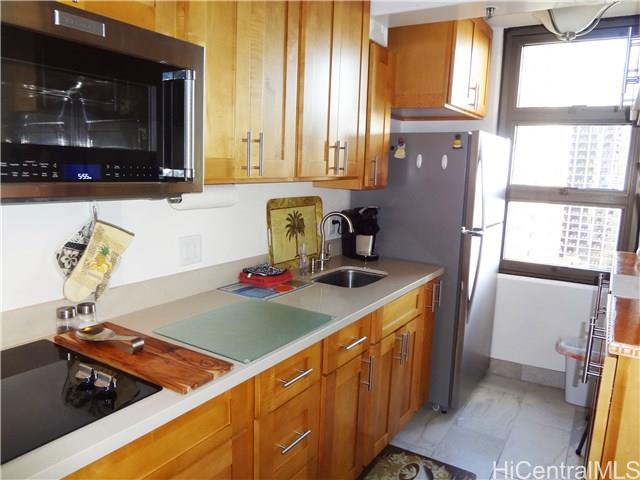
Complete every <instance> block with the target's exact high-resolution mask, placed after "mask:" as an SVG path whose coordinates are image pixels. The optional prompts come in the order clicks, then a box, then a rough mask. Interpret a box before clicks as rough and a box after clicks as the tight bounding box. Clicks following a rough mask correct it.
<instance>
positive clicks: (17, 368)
mask: <svg viewBox="0 0 640 480" xmlns="http://www.w3.org/2000/svg"><path fill="white" fill-rule="evenodd" d="M1 367H2V368H1V369H2V379H1V381H0V401H1V404H0V407H1V412H2V418H1V422H0V423H1V426H0V429H1V430H2V443H1V444H0V445H1V447H0V452H1V457H2V460H1V463H5V462H8V461H9V460H12V459H14V458H16V457H18V456H20V455H23V454H25V453H27V452H29V451H31V450H33V449H35V448H38V447H40V446H42V445H44V444H45V443H48V442H50V441H52V440H55V439H56V438H59V437H61V436H63V435H66V434H67V433H70V432H72V431H74V430H77V429H78V428H81V427H84V426H85V425H88V424H90V423H92V422H94V421H96V420H98V419H100V418H103V417H106V416H107V415H109V414H111V413H113V412H116V411H118V410H121V409H123V408H125V407H127V406H128V405H131V404H132V403H135V402H137V401H138V400H142V399H143V398H145V397H148V396H149V395H152V394H154V393H156V392H158V391H159V390H161V387H159V386H157V385H153V384H151V383H148V382H146V381H144V380H140V379H138V378H136V377H133V376H131V375H129V374H126V373H124V372H121V371H119V370H115V369H113V368H111V367H108V366H107V365H104V364H101V363H99V362H96V361H94V360H90V359H88V358H86V357H83V356H81V355H79V354H77V353H75V352H72V351H71V350H68V349H66V348H63V347H60V346H58V345H56V344H55V343H53V342H50V341H47V340H39V341H37V342H33V343H29V344H26V345H21V346H19V347H15V348H11V349H9V350H4V351H2V352H1Z"/></svg>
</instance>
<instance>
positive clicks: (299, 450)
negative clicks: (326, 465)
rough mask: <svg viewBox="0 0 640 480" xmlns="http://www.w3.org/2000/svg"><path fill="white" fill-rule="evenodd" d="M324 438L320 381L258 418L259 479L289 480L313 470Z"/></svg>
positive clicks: (256, 438) (257, 452)
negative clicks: (321, 428) (321, 439)
mask: <svg viewBox="0 0 640 480" xmlns="http://www.w3.org/2000/svg"><path fill="white" fill-rule="evenodd" d="M319 437H320V382H316V383H314V384H313V385H312V386H311V387H309V388H308V389H306V390H305V391H304V392H302V393H300V394H298V395H296V396H295V397H293V398H292V399H291V400H289V401H288V402H286V403H285V404H284V405H282V406H280V407H279V408H277V409H276V410H274V411H273V412H270V413H267V414H265V415H263V416H262V417H260V418H258V419H256V420H255V478H259V479H268V478H273V479H278V480H286V479H290V478H303V477H300V471H301V470H305V469H306V471H308V472H313V471H314V470H315V469H314V468H310V467H312V465H310V464H311V463H315V462H317V459H318V445H319Z"/></svg>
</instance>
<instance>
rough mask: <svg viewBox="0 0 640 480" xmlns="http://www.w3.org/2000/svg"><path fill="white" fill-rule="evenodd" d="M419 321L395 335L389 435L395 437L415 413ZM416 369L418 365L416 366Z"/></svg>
mask: <svg viewBox="0 0 640 480" xmlns="http://www.w3.org/2000/svg"><path fill="white" fill-rule="evenodd" d="M417 323H418V322H417V320H412V321H410V322H409V323H407V324H406V325H405V326H404V327H402V328H400V329H398V331H397V332H396V333H395V335H394V336H395V340H396V342H395V345H394V353H393V363H392V367H391V392H390V395H389V434H390V436H391V437H393V436H394V435H395V434H396V433H398V432H399V431H400V430H402V428H403V427H404V426H405V425H406V424H407V423H408V422H409V420H411V417H412V416H413V414H414V413H415V410H414V404H413V402H412V401H411V399H412V390H413V389H414V388H415V386H414V383H413V372H414V363H415V362H414V354H415V352H416V328H417ZM415 366H416V369H417V367H418V365H415Z"/></svg>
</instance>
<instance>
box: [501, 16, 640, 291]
mask: <svg viewBox="0 0 640 480" xmlns="http://www.w3.org/2000/svg"><path fill="white" fill-rule="evenodd" d="M504 62H505V63H504V68H503V79H502V93H501V104H500V122H499V123H500V126H499V131H500V133H501V134H502V135H504V136H507V137H510V138H511V139H512V142H513V145H512V146H513V148H512V156H511V172H510V180H509V186H508V192H507V209H506V213H505V216H506V228H505V237H504V246H503V252H502V262H501V271H503V272H506V273H514V274H523V275H532V276H537V277H544V278H554V279H562V280H570V281H579V282H589V283H590V282H592V281H593V279H594V278H595V277H596V275H597V273H598V272H601V271H608V270H610V269H611V266H612V261H613V258H614V254H615V252H616V250H632V249H635V248H636V245H635V242H636V241H637V239H638V232H637V228H638V221H637V215H638V211H637V210H638V206H637V205H636V201H635V198H636V196H635V193H636V185H637V183H638V161H639V159H638V156H639V151H640V146H639V143H640V140H639V137H640V135H639V134H638V127H637V125H634V124H633V122H631V120H630V117H629V106H630V105H631V104H632V102H633V101H634V99H635V98H636V97H637V95H638V94H639V90H640V70H639V66H640V36H639V26H638V17H621V18H616V19H606V20H603V21H602V22H601V24H600V26H599V27H598V28H597V29H596V30H594V31H593V32H592V33H591V34H590V35H589V36H587V37H583V38H581V39H580V40H577V41H573V42H561V41H558V40H557V39H555V37H553V35H551V34H549V33H548V32H546V31H545V30H544V29H543V28H541V27H540V28H538V27H525V28H514V29H510V30H507V32H506V34H505V55H504Z"/></svg>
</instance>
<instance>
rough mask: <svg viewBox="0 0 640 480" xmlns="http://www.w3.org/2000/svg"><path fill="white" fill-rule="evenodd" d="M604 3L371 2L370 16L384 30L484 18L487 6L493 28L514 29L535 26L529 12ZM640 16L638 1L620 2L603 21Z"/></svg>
mask: <svg viewBox="0 0 640 480" xmlns="http://www.w3.org/2000/svg"><path fill="white" fill-rule="evenodd" d="M605 3H608V2H606V0H559V1H558V0H556V1H546V0H531V1H529V0H471V1H469V0H448V1H438V0H422V1H414V2H407V1H402V0H372V2H371V15H372V16H373V17H375V20H377V21H378V22H380V23H381V24H383V25H385V26H388V27H399V26H402V25H416V24H420V23H431V22H441V21H445V20H454V19H460V18H474V17H484V16H485V11H486V10H485V9H486V7H488V6H494V7H496V11H495V14H494V15H495V16H494V17H493V18H492V19H491V20H490V21H489V23H490V24H491V25H492V26H494V27H516V26H521V25H534V24H539V23H540V21H539V20H538V19H537V18H536V17H535V16H534V15H533V14H532V12H535V11H540V10H546V9H548V8H561V7H574V6H579V5H604V4H605ZM622 15H640V0H623V1H621V2H620V3H619V4H617V5H614V6H613V7H611V8H610V9H609V10H608V11H607V12H606V14H605V17H616V16H622Z"/></svg>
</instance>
